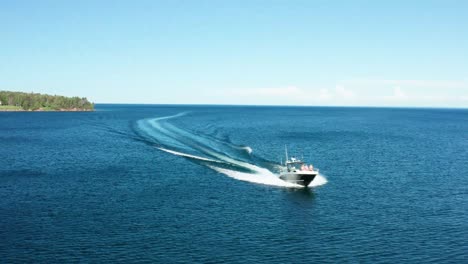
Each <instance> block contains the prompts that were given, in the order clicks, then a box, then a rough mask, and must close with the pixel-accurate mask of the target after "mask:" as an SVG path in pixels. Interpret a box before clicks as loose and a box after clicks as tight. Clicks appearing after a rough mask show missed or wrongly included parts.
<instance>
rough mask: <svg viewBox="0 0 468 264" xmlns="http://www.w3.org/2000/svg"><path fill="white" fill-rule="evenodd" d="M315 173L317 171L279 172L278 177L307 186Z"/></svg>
mask: <svg viewBox="0 0 468 264" xmlns="http://www.w3.org/2000/svg"><path fill="white" fill-rule="evenodd" d="M317 174H318V173H301V172H294V173H293V172H290V173H283V174H281V175H280V177H279V178H280V179H281V180H283V181H285V182H290V183H294V184H297V185H301V186H304V187H307V186H309V184H310V183H311V182H312V181H313V180H314V178H315V177H316V176H317Z"/></svg>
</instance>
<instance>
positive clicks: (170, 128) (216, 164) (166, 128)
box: [135, 113, 327, 188]
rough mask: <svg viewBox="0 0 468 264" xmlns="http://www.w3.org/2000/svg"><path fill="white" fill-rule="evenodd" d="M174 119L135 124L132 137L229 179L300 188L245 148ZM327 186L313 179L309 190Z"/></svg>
mask: <svg viewBox="0 0 468 264" xmlns="http://www.w3.org/2000/svg"><path fill="white" fill-rule="evenodd" d="M186 115H187V113H179V114H177V115H172V116H165V117H158V118H147V119H142V120H138V121H137V123H136V131H135V132H136V133H137V134H138V135H139V136H141V137H143V138H144V139H145V140H146V141H149V142H152V144H153V145H154V146H155V147H156V148H157V149H159V150H161V151H164V152H167V153H170V154H172V155H177V156H181V157H184V158H186V159H189V160H190V161H192V162H194V163H197V164H200V165H203V166H206V167H208V168H210V169H212V170H214V171H217V172H219V173H222V174H224V175H227V176H229V177H231V178H234V179H237V180H241V181H248V182H253V183H258V184H267V185H274V186H281V187H294V188H298V187H301V188H302V186H300V185H297V184H293V183H289V182H285V181H283V180H281V179H279V178H278V175H277V174H275V173H274V172H273V171H276V170H277V168H278V167H279V164H277V163H274V162H271V161H267V160H265V159H262V158H260V157H256V156H255V155H253V154H252V148H250V147H249V146H239V145H236V144H233V143H231V142H230V141H228V140H221V139H219V138H217V137H214V136H210V135H207V134H204V133H199V132H197V133H195V132H192V131H189V130H186V129H182V128H180V127H178V126H176V125H174V124H172V123H171V122H170V121H171V119H175V118H180V117H183V116H186ZM325 183H327V180H326V178H325V177H324V176H323V175H320V174H319V175H317V177H315V179H314V180H313V181H312V183H311V184H310V185H309V187H315V186H319V185H323V184H325Z"/></svg>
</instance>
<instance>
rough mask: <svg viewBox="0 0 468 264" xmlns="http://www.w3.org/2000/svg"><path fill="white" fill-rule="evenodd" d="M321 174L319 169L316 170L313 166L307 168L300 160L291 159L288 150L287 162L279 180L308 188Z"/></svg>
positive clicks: (282, 168) (281, 170)
mask: <svg viewBox="0 0 468 264" xmlns="http://www.w3.org/2000/svg"><path fill="white" fill-rule="evenodd" d="M318 174H319V170H318V169H314V167H313V166H312V164H310V165H309V166H307V164H305V162H303V161H301V160H300V159H296V158H294V157H291V159H289V158H288V150H287V149H286V162H285V164H284V166H282V167H281V169H280V175H279V178H280V179H281V180H283V181H285V182H290V183H294V184H297V185H300V186H304V187H307V186H309V184H310V183H311V182H312V181H313V180H314V178H315V177H316V176H317V175H318Z"/></svg>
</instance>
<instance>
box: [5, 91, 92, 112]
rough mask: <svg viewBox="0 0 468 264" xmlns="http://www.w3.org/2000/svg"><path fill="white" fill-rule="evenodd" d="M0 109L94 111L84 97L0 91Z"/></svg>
mask: <svg viewBox="0 0 468 264" xmlns="http://www.w3.org/2000/svg"><path fill="white" fill-rule="evenodd" d="M0 111H94V104H93V103H91V102H89V101H88V99H86V98H85V97H82V98H80V97H65V96H60V95H48V94H39V93H23V92H10V91H0Z"/></svg>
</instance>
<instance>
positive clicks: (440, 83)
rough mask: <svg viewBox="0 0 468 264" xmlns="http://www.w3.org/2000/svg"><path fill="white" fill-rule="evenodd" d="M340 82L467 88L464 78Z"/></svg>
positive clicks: (353, 80) (361, 84)
mask: <svg viewBox="0 0 468 264" xmlns="http://www.w3.org/2000/svg"><path fill="white" fill-rule="evenodd" d="M340 83H342V84H344V85H351V86H375V87H381V86H393V87H395V86H398V87H414V88H468V81H464V80H397V79H395V80H390V79H365V78H361V79H350V80H344V81H341V82H340Z"/></svg>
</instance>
